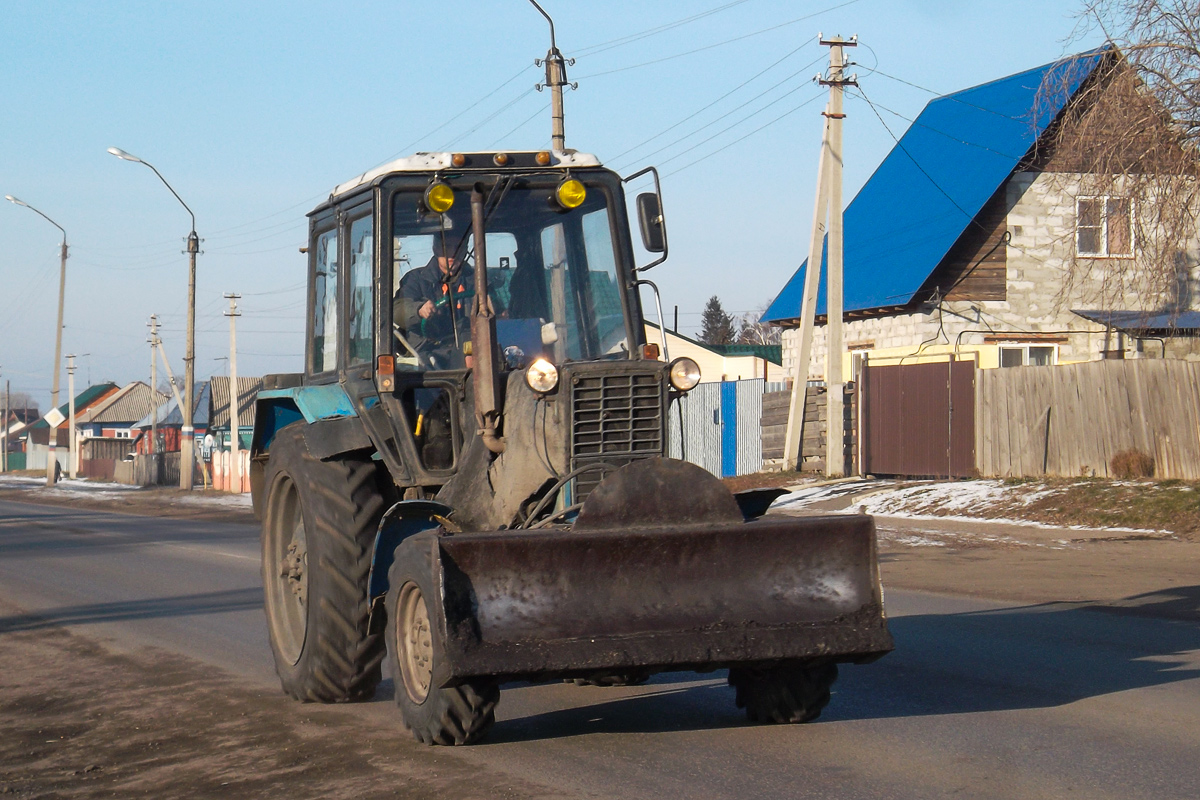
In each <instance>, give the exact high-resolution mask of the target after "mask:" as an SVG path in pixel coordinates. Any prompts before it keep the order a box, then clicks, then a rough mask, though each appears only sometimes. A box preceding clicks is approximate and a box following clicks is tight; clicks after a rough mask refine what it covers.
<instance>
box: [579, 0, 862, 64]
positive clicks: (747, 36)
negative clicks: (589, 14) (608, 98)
mask: <svg viewBox="0 0 1200 800" xmlns="http://www.w3.org/2000/svg"><path fill="white" fill-rule="evenodd" d="M858 2H860V0H847V2H844V3H840V4H838V5H836V6H831V7H829V8H824V9H821V10H820V11H814V12H813V13H811V14H805V15H804V16H803V17H797V18H796V19H792V20H788V21H787V22H781V23H779V24H778V25H772V26H771V27H769V28H762V29H761V30H757V31H754V32H753V33H745V34H742V35H741V36H734V37H733V38H731V39H725V40H723V41H720V42H715V43H713V44H707V45H704V46H703V47H697V48H695V49H693V50H687V51H685V52H682V53H676V54H674V55H670V56H664V57H662V58H656V59H654V60H653V61H645V62H643V63H641V64H631V65H629V66H627V67H617V68H616V69H610V70H605V71H604V72H593V73H592V74H590V75H584V76H582V78H580V80H583V79H586V78H599V77H601V76H603V75H613V74H615V73H617V72H626V71H628V70H631V69H639V68H641V67H649V66H653V65H654V64H661V63H663V62H664V61H673V60H674V59H676V58H683V57H684V56H690V55H695V54H696V53H702V52H704V51H706V50H712V49H713V48H715V47H723V46H724V45H727V44H733V43H734V42H740V41H743V40H744V39H750V38H752V37H754V36H761V35H762V34H764V33H770V32H771V31H777V30H779V29H781V28H786V27H788V26H790V25H795V24H797V23H800V22H804V21H805V20H809V19H812V18H813V17H818V16H820V15H821V14H827V13H829V12H830V11H837V10H838V9H839V8H845V7H846V6H852V5H854V4H855V3H858Z"/></svg>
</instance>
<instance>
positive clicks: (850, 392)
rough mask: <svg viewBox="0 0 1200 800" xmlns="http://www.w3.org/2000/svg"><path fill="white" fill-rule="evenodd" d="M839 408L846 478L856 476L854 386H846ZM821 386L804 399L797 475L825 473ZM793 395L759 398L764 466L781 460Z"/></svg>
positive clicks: (824, 406) (824, 414)
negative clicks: (760, 399) (843, 415)
mask: <svg viewBox="0 0 1200 800" xmlns="http://www.w3.org/2000/svg"><path fill="white" fill-rule="evenodd" d="M845 388H846V391H845V395H844V401H843V405H842V409H843V412H844V414H845V419H844V420H843V428H844V431H845V435H844V437H843V440H844V456H843V457H844V459H845V460H844V463H845V465H846V474H847V475H856V474H858V464H857V461H858V459H857V458H856V456H855V454H856V453H857V452H858V395H857V393H856V391H855V386H854V384H853V383H847V384H846V387H845ZM825 393H826V389H825V387H824V386H809V387H808V391H807V394H806V395H805V397H804V431H803V439H802V441H801V443H800V471H801V472H820V473H824V472H825V431H826V430H827V428H828V422H827V420H826V417H827V416H828V413H827V412H828V408H829V407H828V404H827V403H826V402H825ZM791 403H792V393H791V391H790V390H788V391H782V392H767V393H766V394H764V395H763V397H762V435H763V443H762V457H763V461H764V462H769V461H772V460H775V461H778V460H781V459H782V458H783V446H784V440H785V438H786V437H787V421H788V412H789V411H790V409H791Z"/></svg>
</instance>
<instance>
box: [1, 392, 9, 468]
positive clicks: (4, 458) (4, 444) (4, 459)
mask: <svg viewBox="0 0 1200 800" xmlns="http://www.w3.org/2000/svg"><path fill="white" fill-rule="evenodd" d="M4 383H5V385H7V384H8V381H5V382H4ZM4 394H5V397H4V403H3V406H4V413H3V415H0V420H4V422H3V423H2V424H3V428H0V435H3V436H4V438H3V439H0V473H3V472H8V392H7V391H6V392H5V393H4Z"/></svg>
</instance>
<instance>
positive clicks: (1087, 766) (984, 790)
mask: <svg viewBox="0 0 1200 800" xmlns="http://www.w3.org/2000/svg"><path fill="white" fill-rule="evenodd" d="M258 560H259V557H258V540H257V529H256V528H254V527H252V526H246V525H232V524H223V523H215V522H205V521H193V520H178V519H171V520H160V519H154V518H149V517H137V516H125V515H118V514H107V513H103V512H96V511H80V510H73V509H70V508H56V507H48V506H35V505H28V504H20V503H13V502H7V501H0V599H3V600H4V601H6V602H7V603H9V604H12V605H16V606H18V607H20V608H21V609H22V610H23V611H22V613H17V614H12V615H9V616H0V646H3V635H4V633H5V632H7V631H13V630H31V629H37V628H41V627H47V626H53V625H65V626H68V627H69V628H70V629H71V630H72V631H74V632H76V633H78V634H82V635H84V636H87V637H90V638H93V639H97V640H101V641H104V642H106V643H107V644H108V645H109V646H110V647H113V648H116V649H118V650H126V651H134V652H136V651H137V650H138V649H139V648H141V647H143V646H153V647H156V648H161V649H164V650H168V651H171V652H174V653H179V654H183V655H186V656H188V657H190V658H193V659H197V660H199V661H200V662H203V663H206V664H209V665H212V666H215V667H218V668H220V669H222V670H224V671H226V672H228V673H231V674H233V675H235V676H238V677H240V678H241V679H242V680H244V681H245V682H247V683H249V684H251V685H254V686H259V687H263V688H268V687H275V686H276V685H277V684H276V679H275V676H274V672H273V669H272V666H271V661H270V653H269V650H268V648H267V645H266V630H265V623H264V619H263V614H262V612H261V610H260V609H261V589H260V584H259V577H258ZM887 602H888V608H889V613H890V615H891V626H892V631H893V634H894V635H895V638H896V643H897V650H896V652H895V653H893V654H891V655H889V656H888V657H886V658H885V659H883V660H882V661H880V662H878V663H876V664H873V665H866V666H847V667H843V670H842V677H841V679H840V680H839V682H838V684H837V686H836V687H835V690H836V693H835V695H834V699H833V702H832V703H831V705H830V706H829V708H828V709H827V710H826V713H825V714H824V715H823V716H822V718H821V720H820V721H819V722H818V723H815V724H811V725H803V726H786V727H776V726H754V725H749V724H748V723H746V722H745V720H744V718H743V716H742V714H741V712H740V711H738V710H737V709H736V708H734V705H733V695H732V690H731V689H729V688H728V687H727V686H725V685H724V676H723V674H721V673H717V674H714V675H701V676H697V675H690V674H671V675H665V676H658V677H657V678H656V679H655V680H654V681H652V682H651V683H650V684H649V685H647V686H643V687H634V688H597V687H575V686H569V685H563V684H554V685H542V686H525V685H522V686H514V687H510V688H506V690H505V691H504V693H503V694H502V699H501V703H500V708H499V714H498V722H497V725H496V726H495V728H494V729H493V730H492V733H491V735H490V737H489V738H488V740H487V742H486V743H485V744H483V745H480V746H476V747H472V748H458V749H455V750H452V751H451V750H447V749H440V750H438V751H437V754H436V757H439V758H447V757H448V758H452V759H455V760H456V761H460V762H461V763H462V764H465V765H467V766H469V767H470V768H471V769H474V770H476V771H477V772H478V774H479V776H480V780H481V781H483V782H487V781H496V782H497V785H499V784H500V783H503V781H504V780H505V778H506V777H508V778H511V779H520V781H521V782H522V783H523V784H526V785H533V786H541V787H545V789H546V791H547V793H549V794H554V795H559V796H568V797H620V798H640V797H646V798H655V800H668V799H669V798H687V800H696V799H697V798H724V797H730V798H746V797H761V798H775V797H813V798H820V797H831V798H833V797H836V798H842V799H845V798H882V797H888V798H891V797H896V798H941V797H969V798H992V797H995V798H1017V797H1019V798H1026V797H1029V798H1063V797H1086V798H1088V800H1104V799H1105V798H1123V799H1126V800H1129V799H1132V798H1189V799H1193V798H1197V797H1200V768H1198V767H1197V764H1198V763H1200V744H1198V743H1197V736H1196V733H1197V731H1200V627H1198V626H1197V625H1196V624H1195V623H1192V622H1181V621H1170V620H1163V619H1154V618H1147V617H1141V616H1134V615H1125V614H1114V613H1101V612H1099V611H1096V610H1090V609H1088V608H1087V607H1084V606H1078V605H1067V604H1049V605H1037V606H1014V605H1006V604H1000V603H987V602H981V601H977V600H969V599H964V598H957V597H949V596H938V595H930V594H921V593H914V592H898V591H889V592H888V593H887ZM391 691H392V687H391V686H390V685H389V684H388V683H387V682H385V684H384V686H383V687H381V691H380V693H379V697H378V698H377V699H376V701H374V702H371V703H367V704H362V705H355V706H346V707H338V709H337V711H338V713H340V714H344V715H345V718H346V719H347V721H348V722H349V723H353V722H354V721H355V720H363V721H364V725H363V731H364V733H363V735H367V736H374V735H390V730H391V728H390V727H389V726H390V724H391V722H392V721H393V720H394V721H395V725H396V727H397V728H398V727H399V722H398V718H397V717H396V711H395V709H394V706H393V705H392V702H391V700H390V698H391ZM367 723H369V724H367ZM397 735H404V736H407V734H406V733H404V734H400V733H398V734H397ZM412 753H413V758H416V759H421V758H433V757H434V756H433V755H432V753H433V751H431V750H429V749H426V748H421V747H419V746H417V745H415V744H414V746H413V750H412Z"/></svg>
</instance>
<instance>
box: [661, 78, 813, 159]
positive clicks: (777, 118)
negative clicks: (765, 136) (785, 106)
mask: <svg viewBox="0 0 1200 800" xmlns="http://www.w3.org/2000/svg"><path fill="white" fill-rule="evenodd" d="M805 85H806V84H800V85H799V86H796V87H794V88H792V89H789V90H788V91H786V92H784V93H783V94H781V95H780V96H779V97H776V98H775V99H774V100H772V101H771V102H769V103H767V104H766V105H765V106H763V107H762V108H760V109H758V110H757V111H752V112H750V113H749V114H747V115H746V116H744V117H742V118H741V119H739V120H738V121H737V122H735V123H733V124H732V125H729V126H727V127H725V128H723V129H721V130H719V131H717V132H716V133H714V134H713V135H712V136H709V137H708V138H707V139H704V140H702V141H699V142H697V143H696V144H694V145H692V146H691V147H689V148H687V149H686V150H681V151H680V152H678V153H676V154H675V155H673V156H671V157H670V158H667V159H664V160H663V161H662V162H660V166H661V164H670V163H671V162H672V161H674V160H675V159H677V158H679V157H680V156H683V155H686V154H687V153H690V152H692V151H693V150H695V149H696V148H698V147H700V146H701V145H705V144H708V143H709V142H711V141H712V140H713V139H716V138H717V137H718V136H720V135H722V134H724V133H727V132H729V131H731V130H733V129H734V128H736V127H737V126H738V125H741V124H742V123H743V122H745V121H747V120H749V119H752V118H754V117H756V116H758V115H759V114H761V113H762V112H764V111H766V110H767V109H768V108H770V107H771V106H773V105H775V104H776V103H778V102H779V101H780V100H783V99H784V98H785V97H790V96H791V95H793V94H795V93H796V92H798V91H800V90H801V89H803V88H804V87H805ZM814 99H815V98H814ZM811 102H812V100H807V101H805V102H804V103H801V104H800V105H798V106H796V107H795V108H793V109H792V110H791V111H787V112H785V113H784V114H783V115H782V116H779V117H776V118H775V119H774V120H772V121H771V123H767V124H768V125H769V124H772V123H774V122H778V121H779V120H781V119H783V117H786V116H787V115H788V114H791V113H793V112H795V111H799V110H800V109H801V108H803V107H804V106H806V105H808V104H809V103H811ZM763 127H766V126H763ZM758 130H761V128H759V129H758ZM726 146H728V145H726Z"/></svg>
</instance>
